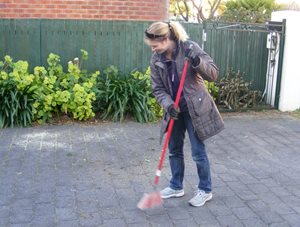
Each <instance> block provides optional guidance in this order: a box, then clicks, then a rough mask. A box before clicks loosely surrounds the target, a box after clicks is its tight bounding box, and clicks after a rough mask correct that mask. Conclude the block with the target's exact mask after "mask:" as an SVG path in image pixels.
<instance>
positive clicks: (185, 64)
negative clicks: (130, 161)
mask: <svg viewBox="0 0 300 227" xmlns="http://www.w3.org/2000/svg"><path fill="white" fill-rule="evenodd" d="M187 67H188V60H185V62H184V68H183V71H182V75H181V80H180V84H179V88H178V91H177V95H176V99H175V103H174V107H175V109H177V107H178V105H179V100H180V96H181V93H182V90H183V85H184V81H185V76H186V71H187ZM173 125H174V119H172V118H171V119H170V122H169V126H168V131H167V136H166V139H165V142H164V146H163V149H162V151H161V156H160V159H159V163H158V167H157V171H156V175H155V178H154V184H155V185H158V181H159V177H160V175H161V169H162V166H163V163H164V158H165V154H166V151H167V148H168V144H169V140H170V137H171V133H172V129H173Z"/></svg>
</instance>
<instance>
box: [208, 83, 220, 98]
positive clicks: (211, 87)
mask: <svg viewBox="0 0 300 227" xmlns="http://www.w3.org/2000/svg"><path fill="white" fill-rule="evenodd" d="M204 83H205V87H206V89H207V90H208V92H209V94H210V95H211V96H212V97H213V99H214V100H218V98H219V87H218V86H217V85H216V84H215V82H208V81H207V80H205V81H204Z"/></svg>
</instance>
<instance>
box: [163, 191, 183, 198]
mask: <svg viewBox="0 0 300 227" xmlns="http://www.w3.org/2000/svg"><path fill="white" fill-rule="evenodd" d="M182 196H184V192H180V193H177V194H172V195H167V196H161V198H162V199H169V198H178V197H182Z"/></svg>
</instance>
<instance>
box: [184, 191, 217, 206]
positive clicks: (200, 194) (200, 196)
mask: <svg viewBox="0 0 300 227" xmlns="http://www.w3.org/2000/svg"><path fill="white" fill-rule="evenodd" d="M211 199H212V193H211V192H209V193H206V192H205V191H203V190H199V189H198V191H197V192H196V195H195V196H194V197H193V198H192V199H191V200H190V201H189V204H190V205H191V206H194V207H200V206H203V205H204V204H205V203H206V202H207V201H209V200H211Z"/></svg>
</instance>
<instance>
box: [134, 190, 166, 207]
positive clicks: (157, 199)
mask: <svg viewBox="0 0 300 227" xmlns="http://www.w3.org/2000/svg"><path fill="white" fill-rule="evenodd" d="M162 203H163V200H162V198H161V196H160V192H151V193H149V194H147V193H145V194H144V195H143V197H142V198H141V200H140V201H139V202H138V204H137V207H138V208H139V209H141V210H145V209H149V208H154V207H157V206H159V205H161V204H162Z"/></svg>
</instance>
